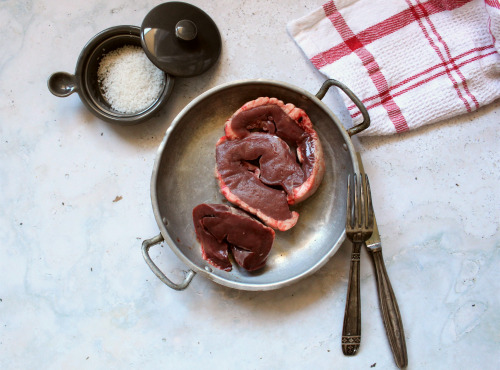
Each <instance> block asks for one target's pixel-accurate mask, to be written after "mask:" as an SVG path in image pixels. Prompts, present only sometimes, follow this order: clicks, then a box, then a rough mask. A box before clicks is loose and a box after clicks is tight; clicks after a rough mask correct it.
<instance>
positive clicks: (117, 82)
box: [97, 45, 164, 114]
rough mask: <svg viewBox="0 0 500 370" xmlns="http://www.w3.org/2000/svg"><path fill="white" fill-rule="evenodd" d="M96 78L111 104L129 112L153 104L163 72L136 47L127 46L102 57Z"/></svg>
mask: <svg viewBox="0 0 500 370" xmlns="http://www.w3.org/2000/svg"><path fill="white" fill-rule="evenodd" d="M97 79H98V82H99V84H100V85H101V88H102V90H103V95H104V98H105V99H106V100H107V101H108V103H109V104H110V105H111V107H112V108H113V109H114V110H116V111H118V112H121V113H126V114H131V113H137V112H140V111H142V110H144V109H146V108H148V107H149V106H150V105H151V104H153V103H154V101H155V100H156V99H157V98H158V96H159V95H160V93H161V91H162V88H163V80H164V75H163V72H162V71H161V70H160V69H159V68H157V67H156V66H155V65H154V64H153V63H151V61H150V60H149V59H148V57H147V56H146V53H144V50H142V49H141V48H140V47H139V46H133V45H126V46H123V47H121V48H119V49H116V50H113V51H111V52H109V53H107V54H106V55H105V56H104V57H103V58H102V59H101V62H100V63H99V68H98V70H97Z"/></svg>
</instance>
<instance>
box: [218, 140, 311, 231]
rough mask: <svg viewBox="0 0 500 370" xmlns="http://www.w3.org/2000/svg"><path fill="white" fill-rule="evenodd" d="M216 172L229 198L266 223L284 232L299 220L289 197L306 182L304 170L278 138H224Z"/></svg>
mask: <svg viewBox="0 0 500 370" xmlns="http://www.w3.org/2000/svg"><path fill="white" fill-rule="evenodd" d="M257 164H258V165H257ZM215 173H216V177H217V179H218V181H219V185H220V188H221V192H222V194H223V195H224V196H225V197H226V199H227V200H229V201H230V202H231V203H233V204H236V205H238V206H239V207H240V208H242V209H244V210H245V211H247V212H249V213H251V214H254V215H256V216H257V217H258V218H260V219H261V220H262V221H263V222H264V223H265V224H266V225H268V226H270V227H272V228H275V229H278V230H281V231H285V230H288V229H290V228H292V227H293V226H294V225H295V224H296V223H297V220H298V217H299V215H298V213H297V212H292V211H290V208H289V206H288V201H287V198H288V196H289V195H291V194H292V195H293V192H294V189H296V188H297V186H299V185H300V184H302V183H303V182H304V173H303V171H302V169H301V168H300V165H299V164H298V163H297V161H296V160H295V157H294V156H293V154H292V153H291V152H290V149H289V147H288V145H287V144H286V143H285V142H284V141H283V140H281V139H280V138H279V137H277V136H274V135H268V134H264V133H260V132H256V133H252V134H250V135H247V136H246V137H245V138H243V139H241V140H227V138H226V137H225V136H224V137H222V138H221V139H220V140H219V142H218V143H217V145H216V169H215ZM287 194H288V196H287Z"/></svg>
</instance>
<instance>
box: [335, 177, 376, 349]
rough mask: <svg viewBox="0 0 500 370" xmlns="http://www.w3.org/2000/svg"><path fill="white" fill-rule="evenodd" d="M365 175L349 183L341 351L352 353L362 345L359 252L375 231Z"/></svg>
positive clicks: (349, 180)
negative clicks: (347, 259)
mask: <svg viewBox="0 0 500 370" xmlns="http://www.w3.org/2000/svg"><path fill="white" fill-rule="evenodd" d="M366 182H367V180H366V178H365V177H363V176H361V175H360V178H359V181H358V178H357V176H356V175H354V178H353V183H351V177H350V176H349V178H348V183H347V215H346V235H347V237H348V238H349V240H351V241H352V253H351V264H350V268H349V283H348V286H347V298H346V306H345V312H344V324H343V327H342V352H343V353H344V355H346V356H353V355H355V354H356V353H357V352H358V349H359V346H360V344H361V299H360V277H359V275H360V273H359V272H360V265H359V263H360V252H361V248H362V246H363V245H364V244H365V241H366V240H367V239H368V238H369V237H370V236H371V234H372V231H373V215H372V214H370V212H371V209H370V207H368V203H369V197H370V194H369V193H368V192H367V190H366Z"/></svg>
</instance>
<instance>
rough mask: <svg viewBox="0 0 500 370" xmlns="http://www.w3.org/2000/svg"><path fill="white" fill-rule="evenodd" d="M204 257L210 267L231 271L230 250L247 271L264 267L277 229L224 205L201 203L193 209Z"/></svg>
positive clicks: (197, 234) (195, 225)
mask: <svg viewBox="0 0 500 370" xmlns="http://www.w3.org/2000/svg"><path fill="white" fill-rule="evenodd" d="M193 222H194V227H195V231H196V236H197V238H198V240H199V242H200V243H201V250H202V257H203V258H204V259H205V260H206V261H208V262H209V263H210V264H211V265H213V266H215V267H217V268H219V269H222V270H225V271H231V269H232V265H231V262H230V260H229V251H231V253H232V254H233V257H234V260H235V261H236V263H238V265H240V266H241V267H243V268H245V269H246V270H248V271H254V270H258V269H260V268H262V267H264V265H265V263H266V260H267V257H268V255H269V252H270V250H271V247H272V245H273V241H274V230H273V229H271V228H269V227H267V226H265V225H263V224H262V223H261V222H259V221H257V220H255V219H254V218H252V217H250V216H249V215H248V214H246V213H245V212H243V211H240V210H238V209H236V208H233V207H229V206H226V205H224V204H200V205H198V206H196V207H195V208H194V209H193Z"/></svg>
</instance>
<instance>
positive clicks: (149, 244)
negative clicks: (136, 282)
mask: <svg viewBox="0 0 500 370" xmlns="http://www.w3.org/2000/svg"><path fill="white" fill-rule="evenodd" d="M162 241H163V236H162V235H161V233H160V234H158V235H156V236H155V237H154V238H151V239H146V240H144V241H143V242H142V256H143V257H144V259H145V260H146V263H147V264H148V266H149V268H150V269H151V271H153V272H154V273H155V275H156V276H158V278H159V279H160V280H161V281H163V282H164V283H165V284H167V285H168V286H169V287H170V288H172V289H175V290H184V289H186V288H187V287H188V285H189V283H190V282H191V280H193V278H194V276H195V275H196V272H194V271H193V270H189V271H188V272H187V274H186V276H185V277H184V281H183V282H182V283H180V284H175V283H173V282H172V281H171V280H170V279H169V278H167V277H166V276H165V274H164V273H163V272H161V270H160V269H159V268H158V266H156V265H155V263H154V262H153V260H152V259H151V257H150V256H149V248H151V247H152V246H153V245H155V244H158V243H161V242H162Z"/></svg>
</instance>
